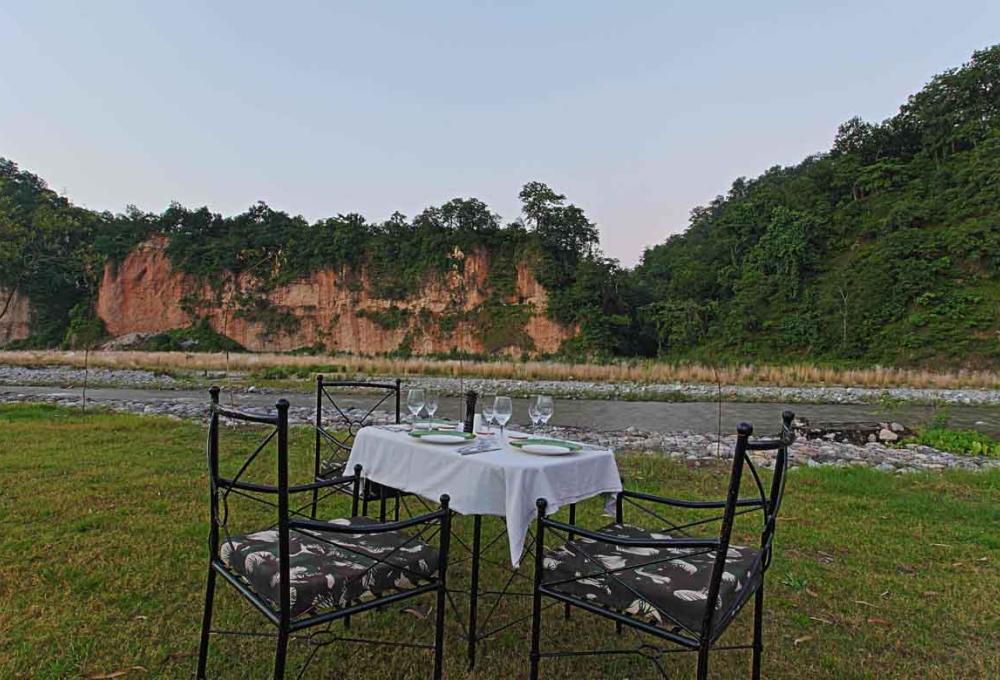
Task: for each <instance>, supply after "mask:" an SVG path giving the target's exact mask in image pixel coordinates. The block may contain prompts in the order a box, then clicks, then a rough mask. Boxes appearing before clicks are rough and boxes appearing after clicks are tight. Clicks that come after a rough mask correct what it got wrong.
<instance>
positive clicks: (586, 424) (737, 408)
mask: <svg viewBox="0 0 1000 680" xmlns="http://www.w3.org/2000/svg"><path fill="white" fill-rule="evenodd" d="M4 393H7V394H17V393H20V394H30V395H35V396H50V397H51V396H59V395H61V396H67V397H69V396H76V397H79V396H80V394H81V390H80V388H58V387H29V386H11V385H4V386H0V394H4ZM87 396H88V399H90V400H92V401H94V402H96V403H100V402H102V401H134V402H142V403H147V404H150V405H152V406H154V408H155V406H156V405H158V404H168V403H175V402H189V403H199V402H201V403H207V402H208V394H207V392H206V391H204V390H158V389H134V388H92V389H89V390H87ZM279 396H285V397H286V398H287V399H288V400H289V401H290V402H291V403H292V405H294V406H304V407H307V406H311V405H312V404H313V403H314V399H315V397H314V396H313V395H311V394H303V393H295V392H291V393H288V394H285V395H278V394H276V393H268V394H260V393H246V392H239V393H234V394H232V396H231V398H232V400H233V402H232V403H234V404H235V405H236V406H254V407H264V406H270V405H272V404H273V403H274V401H275V400H276V399H278V397H279ZM404 400H405V395H404ZM440 401H441V406H440V408H439V410H438V415H443V416H447V417H453V418H455V417H459V416H460V414H461V403H460V400H459V398H458V397H442V398H441V400H440ZM227 403H229V402H228V400H227ZM343 403H344V404H345V405H348V406H364V405H365V402H364V401H363V400H361V399H359V398H357V397H351V396H345V397H344V398H343ZM786 408H787V409H790V410H792V411H794V412H795V413H796V415H798V416H800V417H804V418H808V419H809V420H810V421H811V422H831V421H886V420H895V421H898V422H900V423H903V424H904V425H906V426H908V427H913V426H917V425H920V424H923V423H925V422H927V421H928V420H929V419H931V418H932V417H933V416H934V415H935V412H936V409H935V408H934V407H932V406H920V405H913V404H903V405H899V406H894V407H889V408H887V407H885V406H882V405H878V404H857V405H853V404H781V403H739V402H722V404H721V413H720V404H719V403H715V402H705V401H700V402H699V401H695V402H655V401H611V400H590V399H556V400H555V415H554V416H553V418H552V421H551V424H553V425H563V426H572V427H582V428H586V429H589V430H622V429H625V428H627V427H635V428H637V429H639V430H646V431H652V432H675V431H678V430H689V431H693V432H715V431H716V430H717V429H718V428H719V423H720V418H721V427H722V430H723V431H724V432H732V431H735V429H736V424H737V423H738V422H739V421H747V422H750V423H753V424H754V425H756V426H757V427H758V430H759V431H763V432H767V431H771V430H774V429H775V428H776V427H777V426H778V423H779V422H780V418H781V412H782V411H783V410H784V409H786ZM403 409H404V412H405V405H404V407H403ZM527 411H528V407H527V400H525V399H515V400H514V419H513V420H514V422H517V423H525V422H527V421H528V415H527ZM947 414H948V424H949V425H950V426H952V427H960V428H974V429H978V430H981V431H983V432H986V433H988V434H991V435H993V436H1000V408H997V407H995V406H949V407H947Z"/></svg>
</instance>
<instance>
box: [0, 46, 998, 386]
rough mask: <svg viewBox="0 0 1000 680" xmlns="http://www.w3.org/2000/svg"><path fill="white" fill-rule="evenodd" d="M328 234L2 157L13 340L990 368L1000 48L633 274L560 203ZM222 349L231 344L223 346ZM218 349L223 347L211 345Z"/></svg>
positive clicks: (450, 208)
mask: <svg viewBox="0 0 1000 680" xmlns="http://www.w3.org/2000/svg"><path fill="white" fill-rule="evenodd" d="M519 196H520V199H521V204H522V212H521V216H520V218H519V219H518V220H516V221H513V222H509V223H507V224H504V223H503V222H502V221H501V219H500V217H499V216H498V215H496V214H494V213H492V212H491V211H490V210H489V208H488V207H487V206H486V205H485V204H483V203H482V202H481V201H479V200H477V199H474V198H456V199H454V200H452V201H449V202H448V203H446V204H444V205H442V206H438V207H431V208H428V209H426V210H424V211H423V212H422V213H420V214H419V215H417V216H415V217H413V218H407V217H405V216H403V215H399V214H396V215H393V216H392V217H391V218H390V219H389V220H386V221H385V222H382V223H372V222H368V221H366V220H365V218H364V217H362V216H360V215H356V214H344V215H337V216H335V217H332V218H329V219H325V220H320V221H317V222H315V223H310V222H308V221H307V220H305V219H303V218H302V217H298V216H294V215H290V214H288V213H285V212H282V211H278V210H274V209H272V208H270V207H269V206H267V205H264V204H257V205H255V206H252V207H251V208H250V209H248V210H247V211H246V212H244V213H241V214H239V215H234V216H229V217H225V216H222V215H219V214H216V213H213V212H212V211H211V210H210V209H208V208H199V209H188V208H185V207H183V206H181V205H176V204H174V205H171V206H169V207H168V208H167V209H166V210H164V211H163V212H162V213H159V214H153V213H143V212H141V211H139V210H136V209H129V210H128V211H127V212H126V213H124V214H119V215H113V214H110V213H97V212H94V211H90V210H86V209H84V208H81V207H78V206H74V205H73V204H71V203H70V202H69V201H68V200H67V199H66V198H65V197H61V196H58V195H57V194H55V193H54V192H53V191H51V190H50V189H48V188H47V187H46V185H45V183H44V182H43V181H42V180H41V179H40V178H38V177H36V176H35V175H32V174H31V173H28V172H25V171H23V170H21V169H19V168H18V167H17V165H16V164H14V163H13V162H12V161H7V160H3V159H0V345H7V346H9V347H18V346H21V347H25V346H57V345H63V346H86V345H91V344H94V343H96V342H98V341H99V340H101V339H104V338H107V337H108V336H109V335H120V334H123V333H130V332H133V331H142V332H160V331H171V330H173V331H174V332H173V333H167V334H166V335H165V336H164V337H162V338H160V339H159V340H158V341H157V342H158V343H159V344H158V345H156V346H157V347H169V346H171V344H170V343H172V342H175V341H177V339H178V338H182V337H184V336H185V334H188V335H190V336H197V337H199V338H202V339H203V340H204V339H206V338H207V339H209V340H211V342H208V343H207V344H202V345H201V347H202V348H205V347H208V346H224V345H225V344H226V343H227V342H230V341H229V340H226V338H222V337H219V336H222V335H224V336H228V338H231V339H235V340H236V341H237V343H238V344H240V345H244V346H246V347H248V348H250V349H279V350H292V349H295V350H310V351H333V350H342V351H351V352H364V353H396V354H410V353H415V354H442V353H451V354H455V353H459V354H479V355H495V354H498V353H506V354H514V355H526V354H528V355H553V354H556V355H562V356H569V357H589V358H595V357H597V358H606V357H612V356H654V355H659V356H662V357H665V358H668V359H671V360H700V361H703V362H707V363H719V362H731V361H738V362H767V363H784V362H787V361H791V360H796V361H797V360H809V361H816V362H819V363H836V364H873V363H881V364H895V365H913V366H920V365H933V366H944V365H947V366H950V367H977V368H979V367H987V368H989V367H993V366H996V365H997V360H998V359H1000V46H995V47H992V48H990V49H987V50H983V51H980V52H976V53H975V54H974V55H973V57H972V59H971V60H970V61H969V63H967V64H965V65H963V66H962V67H960V68H956V69H952V70H949V71H946V72H944V73H942V74H941V75H939V76H937V77H935V78H934V79H933V80H932V81H931V82H930V83H928V84H927V86H925V87H924V88H923V89H922V90H921V91H920V92H918V93H916V94H914V95H913V96H911V97H910V98H909V100H908V101H907V102H906V103H905V104H903V106H902V107H901V108H900V110H899V113H898V114H897V115H895V116H893V117H891V118H889V119H888V120H885V121H883V122H881V123H868V122H865V121H862V120H860V119H858V118H855V119H852V120H850V121H847V122H846V123H844V124H843V125H842V126H841V127H840V129H839V130H838V132H837V135H836V140H835V142H834V144H833V148H832V149H830V150H829V151H827V152H823V153H818V154H816V155H814V156H811V157H809V158H807V159H805V160H804V161H802V162H801V163H799V164H798V165H795V166H791V167H775V168H772V169H771V170H769V171H767V172H766V173H764V174H763V175H761V176H760V177H757V178H754V179H745V178H740V179H737V180H736V181H735V182H734V183H733V185H732V187H731V188H730V189H729V191H728V193H727V194H726V195H725V196H719V197H718V198H717V199H716V200H714V201H713V202H712V203H711V204H709V205H707V206H703V207H699V208H696V209H695V210H694V211H692V216H691V222H690V225H689V226H688V228H687V230H686V231H685V232H684V233H682V234H679V235H676V236H673V237H670V238H669V239H667V240H666V242H664V243H662V244H661V245H658V246H656V247H654V248H650V249H648V250H647V251H646V252H645V253H644V255H643V258H642V261H641V263H640V264H639V265H638V266H637V267H636V268H635V269H634V270H625V269H623V268H621V267H620V266H619V265H618V263H617V262H615V261H613V260H609V259H607V258H605V257H604V256H603V255H602V253H601V251H600V248H599V243H598V238H597V230H596V227H595V225H594V224H593V223H592V222H591V221H590V220H589V219H588V218H587V216H586V215H585V214H584V213H583V211H582V210H580V209H579V208H578V207H576V206H574V205H572V204H568V203H567V202H566V199H565V197H564V196H562V195H559V194H557V193H556V192H554V191H553V190H551V189H550V188H549V187H547V186H546V185H544V184H541V183H538V182H531V183H528V184H526V185H525V186H524V188H523V189H522V191H521V193H520V194H519ZM213 337H214V338H215V339H214V340H212V338H213ZM213 343H214V344H213Z"/></svg>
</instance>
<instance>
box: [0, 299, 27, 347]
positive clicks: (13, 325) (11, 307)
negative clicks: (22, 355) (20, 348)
mask: <svg viewBox="0 0 1000 680" xmlns="http://www.w3.org/2000/svg"><path fill="white" fill-rule="evenodd" d="M5 309H6V311H4V310H5ZM0 312H2V313H3V316H0V347H2V346H4V345H6V344H7V343H9V342H14V341H15V340H24V339H25V338H27V337H28V335H30V333H31V305H30V304H29V302H28V298H27V297H25V296H24V295H21V294H20V293H18V292H17V291H14V292H13V294H12V293H11V291H10V290H5V289H3V288H0Z"/></svg>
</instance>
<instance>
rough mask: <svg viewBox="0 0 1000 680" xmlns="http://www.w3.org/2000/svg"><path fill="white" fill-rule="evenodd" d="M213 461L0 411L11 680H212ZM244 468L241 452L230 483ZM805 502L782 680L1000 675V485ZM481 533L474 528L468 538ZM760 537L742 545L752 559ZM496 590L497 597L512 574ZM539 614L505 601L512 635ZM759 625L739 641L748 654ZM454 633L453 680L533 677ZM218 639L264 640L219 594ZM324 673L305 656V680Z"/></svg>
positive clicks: (252, 663)
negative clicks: (221, 630)
mask: <svg viewBox="0 0 1000 680" xmlns="http://www.w3.org/2000/svg"><path fill="white" fill-rule="evenodd" d="M309 437H310V434H309V432H308V431H307V430H301V431H297V432H295V433H294V434H293V444H294V445H295V448H293V453H294V454H295V455H296V471H297V473H298V477H299V479H300V480H301V479H304V477H305V475H306V472H307V470H308V469H309V465H310V464H311V461H310V452H311V449H310V446H309V441H310V440H309ZM252 438H253V434H252V433H243V434H229V433H227V435H226V436H225V437H224V440H223V441H224V444H226V443H227V442H228V443H232V442H233V441H234V440H238V441H239V442H240V444H241V445H242V446H243V449H242V450H243V451H247V448H246V447H247V446H249V445H250V442H251V440H252ZM204 441H205V428H204V426H203V425H201V424H198V423H188V422H177V421H172V420H167V419H162V418H152V417H138V416H126V415H109V414H102V413H91V414H86V415H83V414H79V413H75V412H70V411H66V410H59V409H56V408H54V407H48V406H14V407H9V406H8V407H0V442H2V443H0V527H2V530H0V677H4V678H7V677H40V678H46V677H66V676H69V677H100V676H102V675H109V674H113V673H115V672H116V671H128V674H127V676H128V677H141V676H147V677H190V676H192V675H193V672H194V666H195V662H196V653H197V643H198V631H199V625H200V617H201V606H202V600H203V592H204V591H203V588H204V578H205V567H206V561H207V548H206V541H205V539H206V536H207V529H208V523H207V513H208V504H207V486H208V484H207V479H206V469H205V454H204ZM233 448H234V447H228V448H226V449H225V451H226V452H227V458H226V461H225V462H226V463H227V465H230V466H232V465H234V464H236V459H237V456H236V454H235V452H234V451H233ZM266 462H267V463H268V464H270V463H272V462H273V458H269V459H267V461H266ZM620 466H621V470H622V475H623V477H624V479H625V480H626V485H627V486H629V487H632V488H639V489H643V490H647V491H657V492H660V493H667V494H672V495H678V496H688V497H694V496H699V495H711V496H720V495H721V493H722V489H723V488H724V485H725V482H726V478H727V471H726V469H725V468H723V467H717V466H708V467H701V468H692V467H688V466H686V465H683V464H679V463H674V462H670V461H666V460H664V459H662V458H660V457H657V456H652V455H644V454H626V455H622V456H620ZM786 493H787V495H786V503H785V506H784V508H783V518H782V520H781V522H780V525H779V529H778V535H777V539H776V540H777V555H776V557H775V560H774V564H773V566H772V568H771V571H769V572H768V599H769V604H768V607H767V613H766V619H765V628H766V633H765V645H766V648H765V654H764V674H765V676H766V677H769V678H779V677H781V678H796V679H801V678H814V677H830V678H851V677H872V678H875V677H879V678H885V677H894V678H913V677H938V678H958V677H961V678H968V677H983V678H986V677H997V676H998V674H1000V601H998V593H1000V574H998V569H997V567H998V564H997V563H998V560H1000V473H998V472H996V471H994V472H984V473H962V472H949V473H946V474H912V475H887V474H884V473H880V472H875V471H871V470H868V469H860V468H846V469H834V468H822V469H816V468H809V469H801V470H796V471H794V472H792V473H791V476H790V479H789V482H788V486H787V492H786ZM346 509H347V508H346V505H343V506H342V507H341V508H339V509H336V508H335V509H334V510H333V513H332V514H344V513H345V512H346ZM338 511H339V512H338ZM599 515H600V503H599V502H597V501H595V502H593V503H588V504H585V507H584V508H583V512H582V517H583V519H584V521H585V523H588V524H589V525H590V526H594V525H597V524H598V523H600V522H601V521H606V520H602V518H601V517H600V516H599ZM627 518H628V517H627ZM636 519H638V518H637V517H636ZM254 520H255V521H260V523H261V524H262V525H263V524H267V523H269V522H268V521H267V520H265V519H264V518H262V517H258V518H254ZM470 527H471V521H469V520H468V519H467V518H461V517H459V518H457V521H456V530H457V531H458V532H459V533H460V534H462V535H465V536H467V535H468V534H469V533H470ZM489 528H490V529H494V530H495V529H496V525H495V524H491V525H490V527H489ZM749 530H750V527H749V525H747V524H743V525H742V526H741V527H740V531H741V532H742V533H743V534H744V536H743V538H744V539H745V538H748V537H749V535H750V534H749V533H748V532H749ZM494 551H495V554H494V555H493V556H494V557H495V558H496V559H498V560H502V558H503V556H504V555H505V554H506V546H505V545H504V544H503V542H502V541H501V542H499V543H498V544H497V545H496V546H494ZM456 556H458V553H456ZM455 567H456V568H455V570H454V571H452V572H450V578H451V579H452V583H453V584H454V585H456V586H460V585H462V582H463V580H465V579H466V578H467V575H466V574H465V573H464V570H463V568H462V567H463V565H460V564H456V565H455ZM466 569H467V565H466ZM484 578H486V579H488V580H492V582H493V583H494V585H499V583H498V581H499V579H500V575H499V573H497V572H494V571H489V570H488V571H487V572H486V574H485V576H484ZM521 589H522V590H523V586H522V587H521ZM419 604H422V605H425V606H426V605H429V604H431V601H430V600H429V599H428V600H427V601H426V602H421V603H419ZM525 607H526V602H524V601H522V600H516V601H510V602H505V603H504V605H503V606H502V607H501V609H500V611H499V612H498V616H500V619H498V620H499V621H500V622H502V621H503V620H505V619H504V617H508V616H517V615H519V614H520V613H523V612H524V611H526V609H525ZM404 608H410V611H402V610H403V609H404ZM424 613H425V610H423V609H420V608H419V607H417V608H413V607H411V606H410V605H406V606H403V607H401V606H394V607H387V608H385V609H384V610H383V611H376V612H372V613H371V614H370V615H363V616H358V617H355V621H354V628H353V632H354V633H357V634H364V635H367V636H391V637H393V638H394V639H420V640H423V641H429V640H430V639H431V635H432V628H431V618H432V617H429V618H424V617H423V615H424ZM548 613H549V614H551V616H549V617H548V618H547V620H546V623H545V629H544V635H545V638H544V639H545V640H546V641H547V643H548V646H549V648H550V649H553V648H555V647H557V646H559V645H561V644H567V643H569V642H572V643H574V644H577V645H579V646H585V647H591V648H598V647H599V646H601V645H620V646H623V645H624V644H626V643H628V644H631V643H632V637H633V636H632V635H631V634H629V633H626V635H627V637H628V639H626V640H616V639H615V636H614V626H613V624H611V623H610V622H607V621H604V620H600V619H597V618H594V617H592V616H587V615H585V614H584V613H582V612H580V613H576V614H574V616H573V618H572V620H571V621H569V622H565V621H563V620H562V617H561V612H558V611H557V609H556V608H554V609H552V610H551V611H549V612H548ZM749 613H750V611H749V609H748V610H747V611H746V612H745V613H744V615H743V616H742V617H741V619H740V620H738V621H737V623H736V624H734V626H733V627H732V628H731V630H730V632H728V633H727V637H726V639H728V640H730V641H739V642H742V641H744V640H749V627H748V624H749V619H750V616H749ZM449 616H451V617H452V618H451V619H450V620H449V627H450V628H449V637H448V640H447V643H446V644H447V648H446V656H447V662H446V672H447V675H448V676H449V677H452V678H462V677H482V678H497V677H511V678H513V677H523V676H524V674H525V672H526V663H527V652H528V633H529V631H528V627H527V626H526V625H523V626H514V627H512V628H510V629H508V630H507V631H506V632H505V633H504V634H502V635H501V636H500V637H499V638H497V639H496V640H493V641H490V642H488V643H486V644H484V645H483V647H482V648H481V650H480V662H479V664H478V666H477V669H476V672H475V673H467V672H466V670H465V664H464V643H463V642H462V640H460V639H459V632H460V629H459V624H458V622H457V620H455V617H454V616H453V613H452V612H449ZM216 623H217V624H218V625H219V626H220V627H225V628H240V629H244V630H257V631H263V630H266V627H265V626H264V625H263V624H262V623H261V621H260V617H259V615H256V614H255V612H253V611H252V610H251V609H250V607H249V606H248V605H246V604H245V603H244V602H243V601H242V600H241V599H240V598H239V597H238V596H237V595H236V593H235V591H233V590H232V589H231V588H229V587H228V586H226V585H225V584H224V583H222V582H220V585H219V590H218V592H217V596H216ZM739 638H742V639H739ZM307 652H308V650H307V649H306V646H305V644H304V643H301V644H299V645H295V644H293V646H292V647H291V659H290V668H291V669H296V670H297V665H296V664H297V663H301V661H302V660H303V659H304V658H305V656H306V654H307ZM271 654H272V644H271V642H270V641H269V640H263V639H259V638H247V639H234V638H217V639H215V640H214V641H213V647H212V656H211V658H210V660H209V668H210V672H211V673H212V674H213V675H214V676H217V677H233V678H237V677H239V678H244V677H264V676H266V675H267V674H268V672H269V664H270V659H271ZM712 659H713V662H712V663H713V676H715V677H741V676H743V675H745V674H746V671H747V669H748V668H749V666H748V663H749V660H748V657H747V655H745V654H743V653H735V654H733V653H730V654H729V655H728V656H727V655H726V654H725V653H718V654H715V655H713V657H712ZM429 663H430V655H429V653H423V652H414V651H405V652H393V651H392V650H387V649H380V648H375V647H367V646H358V645H354V646H350V647H344V646H338V645H335V646H331V647H328V648H325V649H324V650H322V651H321V652H320V654H319V656H318V659H317V661H316V662H315V663H314V664H313V666H312V667H311V668H310V673H309V676H310V677H330V676H332V675H334V674H337V673H341V672H346V670H345V669H347V668H351V669H353V670H352V672H351V676H352V677H373V678H374V677H378V678H395V677H410V676H416V677H422V673H423V669H424V668H425V667H427V666H428V664H429ZM666 664H667V667H668V669H669V670H670V671H671V673H672V674H673V675H675V676H677V677H689V676H693V664H694V658H693V657H692V656H691V655H673V656H671V657H670V658H668V659H667V661H666ZM542 670H543V675H544V676H546V677H578V678H590V677H594V678H598V677H631V678H640V677H649V676H650V670H651V667H650V666H648V665H647V662H643V661H642V660H639V659H630V658H612V657H607V658H577V659H571V660H566V661H546V662H544V663H543V667H542ZM290 677H294V673H290Z"/></svg>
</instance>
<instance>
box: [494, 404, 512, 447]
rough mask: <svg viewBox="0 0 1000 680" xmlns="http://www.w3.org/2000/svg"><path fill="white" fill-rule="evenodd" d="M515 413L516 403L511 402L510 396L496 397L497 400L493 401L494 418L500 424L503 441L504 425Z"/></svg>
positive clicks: (501, 439)
mask: <svg viewBox="0 0 1000 680" xmlns="http://www.w3.org/2000/svg"><path fill="white" fill-rule="evenodd" d="M513 413H514V405H513V404H512V403H511V401H510V397H497V398H496V401H495V402H494V403H493V418H494V419H495V420H496V421H497V423H499V425H500V441H503V432H504V427H505V426H506V425H507V422H508V421H509V420H510V417H511V415H513Z"/></svg>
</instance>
